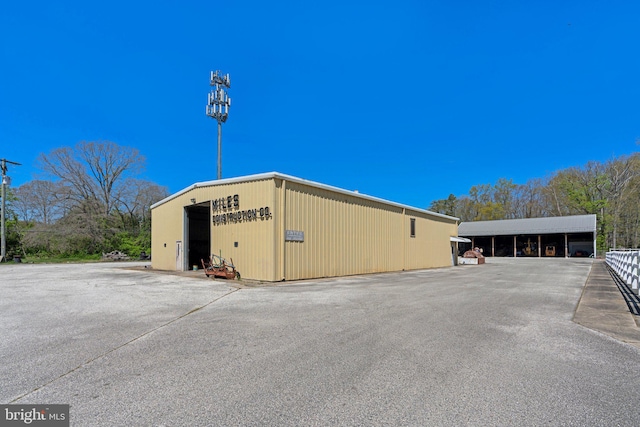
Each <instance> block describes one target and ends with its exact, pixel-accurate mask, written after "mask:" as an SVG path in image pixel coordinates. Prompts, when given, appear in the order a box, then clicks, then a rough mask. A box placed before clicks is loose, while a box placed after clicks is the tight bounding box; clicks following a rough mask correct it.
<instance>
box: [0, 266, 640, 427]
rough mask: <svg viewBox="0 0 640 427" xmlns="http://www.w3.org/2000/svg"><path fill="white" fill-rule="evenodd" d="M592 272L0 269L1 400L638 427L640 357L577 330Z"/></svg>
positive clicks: (86, 419) (144, 421)
mask: <svg viewBox="0 0 640 427" xmlns="http://www.w3.org/2000/svg"><path fill="white" fill-rule="evenodd" d="M591 263H592V261H591V260H577V259H499V258H495V259H490V260H488V261H487V264H485V265H480V266H459V267H455V268H446V269H437V270H422V271H412V272H403V273H397V274H380V275H370V276H356V277H347V278H338V279H326V280H312V281H304V282H295V283H286V282H285V283H282V284H278V285H269V286H258V287H255V286H254V287H242V288H239V289H238V288H235V287H233V286H232V285H233V284H234V282H222V281H210V280H203V279H200V278H190V277H184V276H172V275H164V274H158V273H154V272H149V271H144V270H141V271H130V270H122V269H115V268H107V267H105V266H104V265H102V264H98V265H96V264H92V265H82V266H78V265H69V266H3V267H2V268H0V273H1V274H2V282H3V285H2V287H3V288H7V287H8V288H9V292H6V291H5V289H3V300H2V302H1V303H0V309H2V314H1V316H2V328H3V332H4V333H3V336H4V338H3V342H2V344H1V345H0V351H1V357H2V360H3V364H2V367H1V368H0V369H1V377H2V383H1V384H0V385H1V387H0V388H1V390H2V391H1V393H2V395H1V396H2V401H3V403H9V402H13V403H69V404H71V419H72V425H74V426H75V425H87V426H95V425H455V424H474V425H516V424H517V425H541V424H548V425H636V424H637V420H638V419H639V417H640V409H639V408H640V405H638V402H640V369H639V367H640V350H638V349H637V348H635V347H633V346H630V345H628V344H625V343H622V342H619V341H616V340H614V339H612V338H609V337H608V336H605V335H602V334H600V333H598V332H594V331H592V330H590V329H587V328H585V327H583V326H580V325H578V324H576V323H574V322H572V321H571V319H572V317H573V314H574V310H575V309H576V306H577V304H578V301H579V299H580V296H581V293H582V290H583V286H584V284H585V281H586V279H587V276H588V274H589V271H590V268H591ZM47 269H49V270H47ZM45 274H46V276H45ZM14 276H15V277H16V278H17V279H16V278H12V277H14ZM7 278H9V282H7ZM4 295H6V297H4ZM34 298H35V300H38V301H39V300H43V301H42V305H41V306H40V308H39V309H37V308H34V305H33V304H34Z"/></svg>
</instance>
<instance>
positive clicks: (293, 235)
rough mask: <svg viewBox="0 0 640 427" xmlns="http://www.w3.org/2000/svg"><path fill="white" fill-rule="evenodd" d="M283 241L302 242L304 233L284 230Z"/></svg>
mask: <svg viewBox="0 0 640 427" xmlns="http://www.w3.org/2000/svg"><path fill="white" fill-rule="evenodd" d="M284 241H285V242H304V231H298V230H285V232H284Z"/></svg>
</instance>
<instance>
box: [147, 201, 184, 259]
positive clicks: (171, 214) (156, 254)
mask: <svg viewBox="0 0 640 427" xmlns="http://www.w3.org/2000/svg"><path fill="white" fill-rule="evenodd" d="M183 216H184V209H183V207H182V204H179V203H173V201H172V202H169V203H165V204H163V205H160V206H158V207H156V208H155V209H153V210H152V211H151V266H152V267H153V268H155V269H158V270H175V269H176V257H175V255H176V240H183V239H182V230H183ZM165 244H166V247H165Z"/></svg>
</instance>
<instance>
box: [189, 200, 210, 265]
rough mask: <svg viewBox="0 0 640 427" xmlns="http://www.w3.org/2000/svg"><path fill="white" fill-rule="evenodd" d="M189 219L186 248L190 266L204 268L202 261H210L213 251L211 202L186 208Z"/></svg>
mask: <svg viewBox="0 0 640 427" xmlns="http://www.w3.org/2000/svg"><path fill="white" fill-rule="evenodd" d="M185 211H186V218H187V227H186V228H187V230H186V231H187V236H188V238H187V239H186V240H187V245H186V246H187V247H186V248H185V250H186V254H187V257H188V258H187V259H188V264H187V269H189V270H190V269H192V268H193V266H198V268H202V266H201V264H200V260H201V259H204V260H205V261H206V260H208V259H209V256H210V255H211V254H210V251H211V210H210V207H209V202H206V203H200V204H197V205H191V206H186V207H185Z"/></svg>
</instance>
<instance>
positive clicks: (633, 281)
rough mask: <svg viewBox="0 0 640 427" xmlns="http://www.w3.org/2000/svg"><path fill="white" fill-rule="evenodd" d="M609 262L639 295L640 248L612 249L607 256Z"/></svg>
mask: <svg viewBox="0 0 640 427" xmlns="http://www.w3.org/2000/svg"><path fill="white" fill-rule="evenodd" d="M606 261H607V264H609V266H610V267H611V268H612V269H613V271H615V272H616V273H617V274H618V276H620V278H621V279H622V280H623V281H624V282H625V283H626V284H627V286H629V288H630V289H631V291H632V292H633V293H634V294H636V295H638V282H640V277H639V276H640V265H639V264H640V249H632V250H610V251H609V252H607V256H606Z"/></svg>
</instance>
